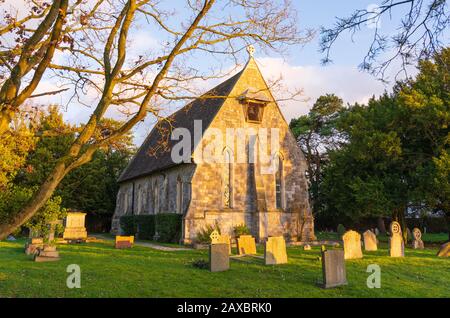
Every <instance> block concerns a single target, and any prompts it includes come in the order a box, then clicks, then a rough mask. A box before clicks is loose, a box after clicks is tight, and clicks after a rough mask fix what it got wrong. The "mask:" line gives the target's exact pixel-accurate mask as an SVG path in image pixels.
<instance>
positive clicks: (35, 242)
mask: <svg viewBox="0 0 450 318" xmlns="http://www.w3.org/2000/svg"><path fill="white" fill-rule="evenodd" d="M43 247H44V239H43V238H41V237H33V238H30V239H29V240H28V242H27V243H25V254H27V255H35V254H37V253H38V252H39V249H41V248H43Z"/></svg>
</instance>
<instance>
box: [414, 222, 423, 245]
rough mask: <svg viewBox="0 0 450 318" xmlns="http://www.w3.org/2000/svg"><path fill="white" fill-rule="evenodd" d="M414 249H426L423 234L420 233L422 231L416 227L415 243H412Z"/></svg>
mask: <svg viewBox="0 0 450 318" xmlns="http://www.w3.org/2000/svg"><path fill="white" fill-rule="evenodd" d="M412 247H413V249H416V250H417V249H420V250H423V249H424V244H423V241H422V232H420V230H419V229H418V228H417V227H415V228H414V229H413V241H412Z"/></svg>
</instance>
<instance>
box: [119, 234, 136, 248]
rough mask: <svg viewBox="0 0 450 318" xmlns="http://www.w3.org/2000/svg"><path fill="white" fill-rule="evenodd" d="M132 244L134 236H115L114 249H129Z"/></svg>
mask: <svg viewBox="0 0 450 318" xmlns="http://www.w3.org/2000/svg"><path fill="white" fill-rule="evenodd" d="M133 244H134V236H119V235H118V236H116V244H115V248H118V249H124V248H131V247H133Z"/></svg>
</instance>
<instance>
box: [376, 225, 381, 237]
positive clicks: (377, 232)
mask: <svg viewBox="0 0 450 318" xmlns="http://www.w3.org/2000/svg"><path fill="white" fill-rule="evenodd" d="M375 235H376V236H378V235H380V230H379V229H378V228H377V227H376V228H375Z"/></svg>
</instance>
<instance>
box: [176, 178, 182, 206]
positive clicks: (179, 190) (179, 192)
mask: <svg viewBox="0 0 450 318" xmlns="http://www.w3.org/2000/svg"><path fill="white" fill-rule="evenodd" d="M177 213H179V214H181V213H183V181H182V180H181V178H180V177H178V178H177Z"/></svg>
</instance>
